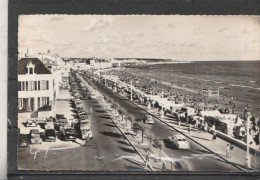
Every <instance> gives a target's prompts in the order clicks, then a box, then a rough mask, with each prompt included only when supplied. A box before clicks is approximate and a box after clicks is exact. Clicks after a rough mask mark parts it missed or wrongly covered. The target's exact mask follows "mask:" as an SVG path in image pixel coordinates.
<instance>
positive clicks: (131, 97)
mask: <svg viewBox="0 0 260 180" xmlns="http://www.w3.org/2000/svg"><path fill="white" fill-rule="evenodd" d="M130 84H131V86H130V89H131V96H130V100H131V101H132V100H133V87H132V86H133V85H132V81H131V82H130Z"/></svg>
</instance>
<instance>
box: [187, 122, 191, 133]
mask: <svg viewBox="0 0 260 180" xmlns="http://www.w3.org/2000/svg"><path fill="white" fill-rule="evenodd" d="M190 131H191V124H189V125H188V134H190Z"/></svg>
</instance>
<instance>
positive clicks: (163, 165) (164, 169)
mask: <svg viewBox="0 0 260 180" xmlns="http://www.w3.org/2000/svg"><path fill="white" fill-rule="evenodd" d="M162 171H166V164H165V162H163V164H162Z"/></svg>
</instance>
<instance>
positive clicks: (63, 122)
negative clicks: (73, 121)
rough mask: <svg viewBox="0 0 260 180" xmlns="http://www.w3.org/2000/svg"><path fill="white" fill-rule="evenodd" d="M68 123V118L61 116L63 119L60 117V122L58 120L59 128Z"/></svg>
mask: <svg viewBox="0 0 260 180" xmlns="http://www.w3.org/2000/svg"><path fill="white" fill-rule="evenodd" d="M68 124H69V122H68V119H67V118H63V119H61V122H60V128H61V127H62V128H64V127H65V126H67V125H68Z"/></svg>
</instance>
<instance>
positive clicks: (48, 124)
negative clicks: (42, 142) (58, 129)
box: [44, 117, 55, 129]
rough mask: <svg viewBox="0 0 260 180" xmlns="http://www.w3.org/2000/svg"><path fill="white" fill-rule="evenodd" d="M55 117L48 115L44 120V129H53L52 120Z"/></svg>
mask: <svg viewBox="0 0 260 180" xmlns="http://www.w3.org/2000/svg"><path fill="white" fill-rule="evenodd" d="M54 119H55V118H52V117H49V118H47V119H46V121H45V126H44V128H45V129H54V121H55V120H54Z"/></svg>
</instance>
